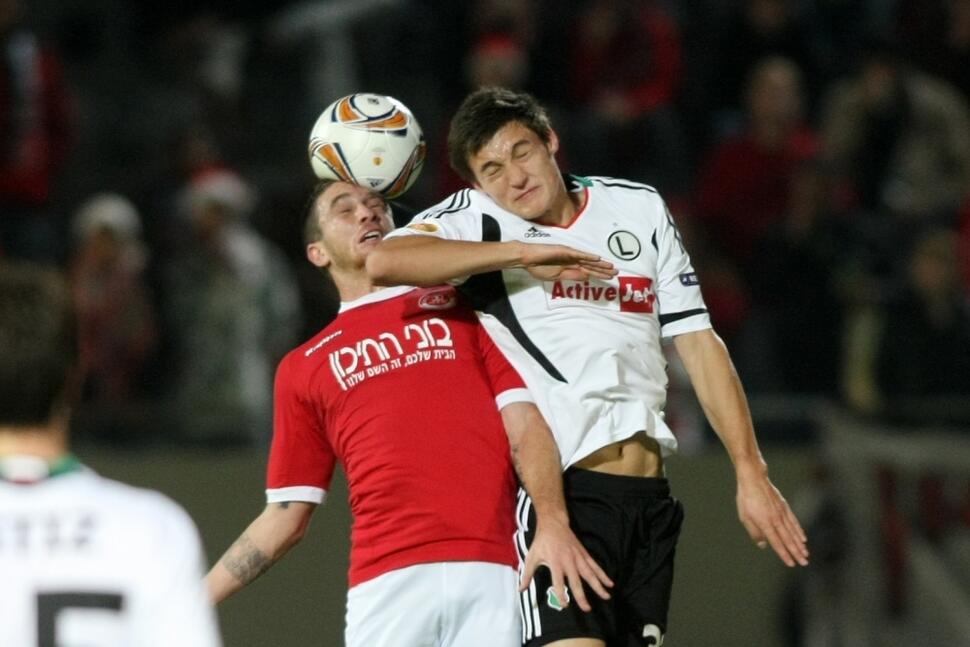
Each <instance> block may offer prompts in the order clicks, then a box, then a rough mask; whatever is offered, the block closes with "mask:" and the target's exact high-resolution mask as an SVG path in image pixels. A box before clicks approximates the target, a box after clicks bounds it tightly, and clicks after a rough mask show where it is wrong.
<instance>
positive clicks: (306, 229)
mask: <svg viewBox="0 0 970 647" xmlns="http://www.w3.org/2000/svg"><path fill="white" fill-rule="evenodd" d="M337 182H339V180H320V181H319V182H317V183H316V184H315V185H313V190H312V191H310V197H309V198H308V199H307V203H306V208H305V209H304V217H303V246H304V247H306V246H307V245H309V244H311V243H315V242H317V241H318V240H320V238H322V237H323V230H322V229H320V218H319V217H318V215H317V199H318V198H319V197H320V196H321V195H323V194H324V193H325V192H326V190H327V189H329V188H330V187H331V186H333V185H334V184H335V183H337Z"/></svg>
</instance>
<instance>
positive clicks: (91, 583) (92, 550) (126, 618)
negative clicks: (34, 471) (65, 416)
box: [0, 467, 221, 647]
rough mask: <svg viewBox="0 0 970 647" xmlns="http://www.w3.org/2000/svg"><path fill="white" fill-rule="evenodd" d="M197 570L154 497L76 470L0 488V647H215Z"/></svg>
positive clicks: (174, 516)
mask: <svg viewBox="0 0 970 647" xmlns="http://www.w3.org/2000/svg"><path fill="white" fill-rule="evenodd" d="M203 564H204V562H203V553H202V546H201V543H200V541H199V536H198V533H197V531H196V528H195V526H194V524H193V523H192V521H191V519H190V518H189V516H188V515H187V514H186V513H185V511H184V510H182V509H181V508H180V507H179V506H178V505H176V504H175V503H174V502H172V501H171V500H169V499H167V498H166V497H164V496H163V495H161V494H159V493H156V492H152V491H148V490H141V489H138V488H134V487H131V486H128V485H124V484H122V483H118V482H115V481H111V480H108V479H105V478H102V477H100V476H98V475H97V474H95V473H94V472H92V471H91V470H89V469H87V468H83V467H79V468H78V469H76V470H75V471H72V472H69V473H67V474H63V475H60V476H55V477H52V478H50V479H47V480H44V481H40V482H38V483H33V484H15V483H10V482H4V481H0V574H2V576H0V582H2V585H0V645H4V646H6V645H11V646H12V645H17V646H18V647H32V646H34V645H45V644H56V645H58V646H60V647H74V646H76V645H97V646H98V647H115V646H117V647H122V646H124V647H155V646H158V647H161V646H163V645H165V646H170V645H179V647H218V646H219V645H220V644H221V641H220V638H219V631H218V627H217V624H216V619H215V613H214V611H213V609H212V607H211V605H210V604H209V601H208V597H207V595H206V593H205V590H204V587H203V583H202V574H203V570H202V569H203Z"/></svg>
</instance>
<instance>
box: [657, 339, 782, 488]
mask: <svg viewBox="0 0 970 647" xmlns="http://www.w3.org/2000/svg"><path fill="white" fill-rule="evenodd" d="M689 334H690V335H691V336H692V338H691V339H689V340H688V339H683V340H682V339H681V337H678V338H676V339H675V344H676V345H677V350H678V353H679V354H680V356H681V358H682V359H683V360H684V365H685V367H686V368H687V372H688V374H689V375H690V379H691V383H692V384H693V386H694V392H695V393H696V394H697V399H698V401H700V403H701V407H702V408H703V409H704V414H705V415H706V416H707V420H708V421H709V422H710V423H711V427H712V428H713V429H714V432H715V433H716V434H717V435H718V437H719V438H720V439H721V442H722V443H723V444H724V447H725V449H726V450H727V452H728V455H729V456H730V457H731V461H732V462H733V463H734V468H735V470H736V471H738V472H739V474H740V473H741V472H747V471H750V470H754V471H755V472H763V471H764V470H765V463H764V460H763V459H762V456H761V451H760V450H759V448H758V441H757V439H756V438H755V433H754V425H753V424H752V421H751V412H750V410H749V409H748V401H747V398H746V397H745V395H744V388H743V387H742V386H741V380H740V378H739V377H738V374H737V371H736V370H735V368H734V364H733V363H732V361H731V357H730V355H729V354H728V350H727V348H726V347H725V346H724V342H722V341H721V339H720V337H718V336H717V335H716V334H714V333H713V331H701V332H699V333H689ZM684 337H686V336H684Z"/></svg>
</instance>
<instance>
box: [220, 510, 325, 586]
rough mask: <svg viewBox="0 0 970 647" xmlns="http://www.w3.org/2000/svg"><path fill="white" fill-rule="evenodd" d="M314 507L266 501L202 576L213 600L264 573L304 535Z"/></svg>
mask: <svg viewBox="0 0 970 647" xmlns="http://www.w3.org/2000/svg"><path fill="white" fill-rule="evenodd" d="M316 507H317V506H316V505H315V504H312V503H304V502H302V501H291V502H283V503H270V504H269V505H267V506H266V508H265V509H264V510H263V512H262V513H261V514H260V515H259V516H258V517H256V519H255V520H253V522H252V523H251V524H249V527H248V528H246V530H244V531H243V533H242V534H241V535H240V536H239V539H237V540H236V541H235V542H234V543H233V544H232V546H230V547H229V550H227V551H226V554H225V555H223V556H222V559H220V560H219V561H218V562H217V563H216V565H215V566H213V567H212V570H210V571H209V574H208V575H206V576H205V583H206V588H208V590H209V597H210V598H211V599H212V602H213V604H218V603H220V602H222V601H223V600H225V599H226V598H228V597H229V596H230V595H232V594H233V593H235V592H236V591H239V590H240V589H242V588H243V587H244V586H246V585H247V584H249V583H250V582H252V581H253V580H255V579H256V578H257V577H259V576H260V575H262V574H263V573H265V572H266V571H267V570H269V567H270V566H272V565H273V564H274V563H275V562H276V561H277V560H278V559H279V558H280V557H282V556H283V555H284V554H286V552H287V551H288V550H290V549H291V548H293V546H295V545H296V544H297V542H299V541H300V540H301V539H303V535H304V534H305V533H306V529H307V526H308V525H309V524H310V515H312V514H313V511H314V509H316Z"/></svg>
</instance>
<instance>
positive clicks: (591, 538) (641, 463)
mask: <svg viewBox="0 0 970 647" xmlns="http://www.w3.org/2000/svg"><path fill="white" fill-rule="evenodd" d="M558 145H559V142H558V139H557V136H556V133H555V132H554V131H553V130H552V128H551V126H550V124H549V121H548V118H547V116H546V114H545V112H544V110H543V109H542V108H541V106H539V104H538V103H537V102H536V101H535V100H534V99H533V98H532V97H530V96H529V95H527V94H524V93H515V92H511V91H508V90H504V89H498V88H485V89H482V90H479V91H477V92H474V93H472V94H471V95H470V96H469V97H468V98H467V99H466V100H465V102H464V103H463V104H462V107H461V108H460V109H459V111H458V113H457V114H456V115H455V117H454V119H453V121H452V125H451V132H450V134H449V153H450V155H451V163H452V166H453V167H454V168H455V169H456V170H457V171H458V172H459V174H461V175H462V176H463V177H464V178H465V179H466V180H468V181H469V182H470V183H471V184H472V185H473V186H474V189H466V190H464V191H460V192H458V193H456V194H454V195H452V196H451V197H450V198H448V199H447V200H445V201H444V202H442V203H440V204H439V205H436V206H435V207H432V208H431V209H429V210H427V211H425V212H423V213H421V214H418V216H416V217H415V219H414V220H413V221H412V222H411V224H409V225H408V226H407V227H404V228H402V229H400V230H398V231H396V232H394V233H392V234H391V235H389V236H388V240H386V241H385V242H383V243H382V244H381V245H380V246H379V247H378V248H377V249H376V250H375V251H374V252H373V253H372V254H371V256H370V257H369V258H368V261H367V267H368V271H369V273H370V274H371V276H372V277H373V278H374V280H375V282H377V283H380V284H396V283H407V284H416V285H426V284H427V285H430V284H436V283H440V282H442V281H450V282H452V283H456V284H461V287H462V291H463V292H465V293H466V294H467V295H469V297H470V298H471V299H472V301H473V303H474V304H475V307H476V308H477V309H478V310H479V311H480V312H481V313H482V317H483V321H485V322H486V325H487V327H488V328H489V330H490V332H491V333H492V336H493V338H494V339H495V340H496V342H497V343H498V344H499V345H500V347H502V349H503V350H505V351H506V353H507V354H508V355H509V357H510V360H512V362H513V364H514V365H515V366H516V368H517V369H518V370H519V372H520V373H521V374H522V376H523V377H524V378H525V380H526V382H527V383H528V384H529V386H530V390H532V391H533V393H534V394H536V400H537V403H538V404H539V405H540V408H541V409H542V411H543V414H544V415H546V416H547V418H548V419H549V420H550V422H551V423H552V427H553V432H554V434H555V436H556V439H557V442H558V444H559V448H560V454H561V456H562V459H563V467H564V468H568V469H567V471H566V473H565V477H564V480H565V485H566V495H567V500H568V503H569V508H570V517H571V519H572V520H573V524H574V528H575V529H576V532H577V535H578V536H579V537H580V539H581V540H582V541H583V543H584V544H585V545H586V546H587V547H588V548H589V549H590V553H591V554H592V555H593V557H594V558H595V559H596V560H597V561H598V562H599V563H600V564H601V565H602V566H603V567H604V568H605V569H606V571H607V573H608V575H610V577H611V578H613V580H614V582H615V588H614V595H613V598H612V600H610V601H598V600H593V603H594V606H595V608H594V611H593V613H592V614H590V615H589V616H586V617H584V616H582V615H581V614H577V613H573V612H572V610H566V612H565V613H560V612H559V611H558V609H556V604H555V600H545V599H544V592H543V588H542V585H541V584H540V585H539V586H538V587H537V588H536V589H535V590H532V591H531V592H529V595H528V596H525V597H524V599H523V620H524V623H525V624H526V625H527V630H526V634H527V635H526V638H527V640H526V642H527V643H528V644H530V645H544V644H556V645H586V646H593V645H607V644H608V645H615V644H622V645H627V644H640V645H659V644H661V643H662V642H663V635H664V633H665V631H666V622H667V610H668V603H669V596H670V586H671V582H672V574H673V552H674V546H675V543H676V538H677V535H678V533H679V529H680V523H681V519H682V511H681V508H680V504H679V503H678V502H676V500H674V499H673V498H671V497H670V495H669V490H668V486H667V482H666V479H664V478H663V475H664V471H663V456H664V455H666V454H669V453H670V452H672V451H674V450H675V449H676V439H675V438H674V436H673V434H671V432H670V430H669V429H668V427H667V426H666V425H665V424H664V421H663V407H664V402H665V393H666V387H667V378H666V374H665V368H666V365H665V361H664V359H663V355H662V353H661V347H660V344H661V338H663V337H667V338H671V337H672V338H673V340H674V345H675V346H676V348H677V351H678V353H679V354H680V355H681V357H682V359H683V361H684V364H685V366H686V368H687V371H688V373H689V374H690V377H691V381H692V383H693V385H694V388H695V391H696V393H697V395H698V398H699V399H700V401H701V404H702V406H703V408H704V410H705V413H706V414H707V417H708V419H709V420H710V422H711V424H712V426H713V428H714V430H715V431H716V432H717V434H718V435H719V436H720V438H721V439H722V441H723V442H724V444H725V446H726V448H727V450H728V453H729V455H730V457H731V459H732V461H733V462H734V466H735V472H736V476H737V486H738V490H737V505H738V513H739V516H740V518H741V521H742V523H743V524H744V526H745V527H746V528H747V530H748V532H749V534H750V535H751V537H752V539H754V541H755V542H756V543H757V544H758V545H759V546H760V547H765V546H768V545H770V546H771V547H772V548H773V549H774V550H775V552H776V553H777V554H778V556H779V557H780V558H781V559H782V560H783V561H784V562H785V563H786V564H787V565H789V566H794V565H795V564H802V565H805V564H807V558H808V551H807V548H806V545H805V534H804V532H803V530H802V528H801V526H800V525H799V523H798V521H797V519H796V518H795V516H794V515H793V514H792V512H791V509H790V508H789V506H788V504H787V502H786V501H785V500H784V498H783V497H782V496H781V494H780V493H779V492H778V490H777V489H776V488H775V487H774V485H773V484H772V483H771V481H770V479H769V478H768V472H767V465H766V464H765V462H764V460H763V458H762V456H761V453H760V450H759V449H758V444H757V441H756V439H755V435H754V430H753V426H752V423H751V417H750V414H749V412H748V408H747V402H746V399H745V396H744V392H743V389H742V387H741V383H740V381H739V379H738V377H737V374H736V373H735V371H734V367H733V365H732V363H731V360H730V357H729V355H728V353H727V350H726V348H725V346H724V344H723V343H722V342H721V340H720V338H719V337H718V336H717V335H716V334H715V333H714V332H713V330H712V329H711V325H710V319H709V317H708V314H707V310H706V308H705V305H704V301H703V298H702V296H701V291H700V286H699V285H698V281H697V276H696V274H695V273H694V270H693V268H692V267H691V264H690V259H689V257H688V255H687V252H686V250H685V249H684V246H683V241H682V240H681V238H680V234H679V232H678V230H677V228H676V226H675V224H674V221H673V219H672V217H671V216H670V213H669V211H668V210H667V207H666V205H665V204H664V202H663V200H662V199H661V198H660V196H659V195H658V194H657V192H656V191H655V190H653V189H652V188H651V187H648V186H646V185H642V184H638V183H635V182H629V181H624V180H615V179H610V178H596V177H593V178H582V177H570V178H564V177H563V175H562V174H561V172H560V170H559V168H558V165H557V163H556V161H555V157H554V156H555V153H556V151H557V150H558ZM528 243H533V244H534V243H540V244H542V245H540V247H541V248H542V249H543V250H545V252H546V253H548V254H549V259H550V260H557V259H556V256H555V254H554V253H552V252H554V251H556V250H557V249H559V250H566V249H568V247H565V246H569V247H571V248H578V249H582V250H586V251H588V252H591V253H592V254H594V255H599V257H601V260H605V259H608V260H609V261H610V262H612V263H613V264H614V265H615V268H616V272H617V273H616V276H614V277H613V278H611V279H589V280H583V281H573V280H567V279H566V278H564V277H563V275H562V274H561V273H559V274H557V272H560V271H561V270H563V269H564V268H566V267H568V266H570V265H573V264H574V263H575V261H576V259H575V258H573V257H570V256H569V255H568V254H566V253H563V254H562V255H561V257H560V258H558V261H559V263H560V265H558V266H555V265H553V266H552V267H548V266H547V267H544V268H541V269H535V268H531V267H527V266H526V264H524V263H523V258H526V257H530V256H533V255H535V254H536V251H535V250H534V247H535V245H529V244H528ZM549 245H555V246H557V247H548V246H549ZM559 246H563V247H559ZM594 258H595V256H594ZM583 262H586V263H590V262H593V261H591V260H590V259H584V260H583ZM468 277H470V278H468ZM542 395H544V396H545V397H544V398H543V397H541V396H542ZM520 512H521V514H520V523H521V530H522V533H523V534H524V543H523V544H522V548H525V547H526V546H527V542H528V539H529V536H530V533H531V529H530V528H531V519H530V515H529V513H528V499H527V497H523V499H522V503H521V505H520Z"/></svg>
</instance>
